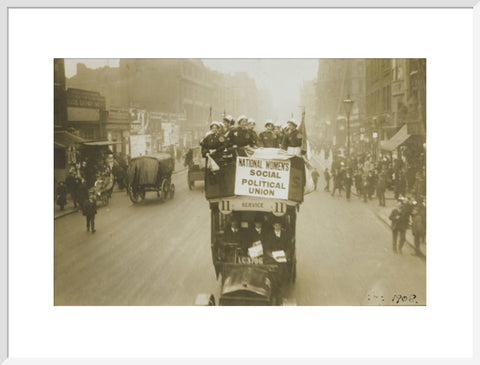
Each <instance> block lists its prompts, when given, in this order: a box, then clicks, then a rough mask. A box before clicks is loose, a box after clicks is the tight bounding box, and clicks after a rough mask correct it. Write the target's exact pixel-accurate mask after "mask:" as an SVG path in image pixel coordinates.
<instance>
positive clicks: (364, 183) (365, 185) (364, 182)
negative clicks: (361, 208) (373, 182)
mask: <svg viewBox="0 0 480 365" xmlns="http://www.w3.org/2000/svg"><path fill="white" fill-rule="evenodd" d="M368 190H369V187H368V175H367V174H365V173H364V174H363V176H362V196H363V201H364V202H365V203H366V202H368Z"/></svg>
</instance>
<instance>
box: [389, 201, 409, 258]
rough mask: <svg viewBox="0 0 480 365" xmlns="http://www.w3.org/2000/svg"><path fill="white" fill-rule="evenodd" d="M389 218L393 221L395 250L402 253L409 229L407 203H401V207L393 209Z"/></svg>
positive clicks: (393, 246) (393, 245) (393, 244)
mask: <svg viewBox="0 0 480 365" xmlns="http://www.w3.org/2000/svg"><path fill="white" fill-rule="evenodd" d="M389 218H390V220H391V221H392V248H393V252H395V253H397V252H398V253H402V248H403V245H404V244H405V233H406V231H407V228H408V223H409V218H410V215H409V212H408V209H407V207H406V205H405V204H403V203H400V205H399V207H397V208H395V209H393V210H392V213H391V214H390V217H389ZM397 242H398V243H397Z"/></svg>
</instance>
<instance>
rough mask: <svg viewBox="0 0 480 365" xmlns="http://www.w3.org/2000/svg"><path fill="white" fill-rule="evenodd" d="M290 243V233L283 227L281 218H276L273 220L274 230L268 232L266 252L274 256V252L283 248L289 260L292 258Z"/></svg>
mask: <svg viewBox="0 0 480 365" xmlns="http://www.w3.org/2000/svg"><path fill="white" fill-rule="evenodd" d="M290 245H291V238H290V235H289V234H288V232H287V231H286V230H285V229H284V228H282V222H281V220H280V219H275V220H274V222H273V230H271V231H270V232H269V233H268V235H267V238H266V242H265V245H264V253H265V254H266V255H269V256H272V252H274V251H280V250H283V251H284V252H285V257H286V258H287V261H288V260H289V258H290Z"/></svg>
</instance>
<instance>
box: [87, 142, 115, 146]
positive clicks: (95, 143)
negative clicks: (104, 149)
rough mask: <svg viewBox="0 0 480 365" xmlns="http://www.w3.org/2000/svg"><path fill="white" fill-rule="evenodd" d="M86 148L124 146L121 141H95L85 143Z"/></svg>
mask: <svg viewBox="0 0 480 365" xmlns="http://www.w3.org/2000/svg"><path fill="white" fill-rule="evenodd" d="M82 144H83V145H85V146H110V145H113V144H122V142H119V141H94V142H84V143H82Z"/></svg>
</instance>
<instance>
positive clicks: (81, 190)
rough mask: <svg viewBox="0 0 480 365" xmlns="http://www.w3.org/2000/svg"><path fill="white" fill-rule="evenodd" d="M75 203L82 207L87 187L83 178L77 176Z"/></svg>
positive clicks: (86, 195)
mask: <svg viewBox="0 0 480 365" xmlns="http://www.w3.org/2000/svg"><path fill="white" fill-rule="evenodd" d="M75 181H76V182H77V204H78V205H79V206H80V209H83V205H84V203H85V202H86V201H87V200H88V188H87V184H86V183H85V180H84V179H81V178H77V179H76V180H75Z"/></svg>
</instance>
